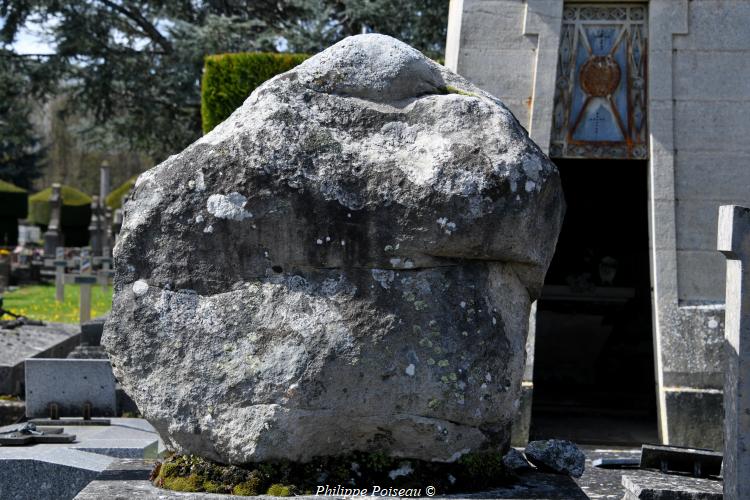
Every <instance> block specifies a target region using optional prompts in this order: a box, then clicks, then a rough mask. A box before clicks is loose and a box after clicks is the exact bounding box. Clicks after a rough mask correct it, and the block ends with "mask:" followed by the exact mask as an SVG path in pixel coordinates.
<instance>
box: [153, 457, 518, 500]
mask: <svg viewBox="0 0 750 500" xmlns="http://www.w3.org/2000/svg"><path fill="white" fill-rule="evenodd" d="M501 457H502V456H501V454H500V453H474V454H467V455H464V456H463V457H461V458H460V459H459V460H458V461H456V462H454V463H449V464H446V463H439V462H425V461H420V460H407V459H403V458H392V457H388V456H386V455H385V454H382V453H352V454H349V455H345V456H340V457H320V458H318V459H315V460H313V461H311V462H308V463H296V462H288V461H278V462H264V463H256V464H247V465H244V466H242V467H240V466H236V465H222V464H217V463H214V462H211V461H209V460H206V459H204V458H201V457H198V456H195V455H173V456H171V457H169V458H167V459H166V460H165V461H164V462H163V463H159V464H157V465H156V468H155V469H154V471H153V473H152V481H153V482H154V484H155V485H156V486H159V487H162V488H166V489H170V490H175V491H190V492H208V493H227V494H230V493H231V494H234V495H242V496H255V495H262V494H266V495H270V496H279V497H286V496H293V495H298V494H305V493H307V494H314V493H316V491H317V489H318V486H326V485H327V486H329V487H332V488H335V487H336V485H340V486H341V487H342V488H357V489H367V490H368V491H372V489H373V487H374V486H377V487H380V488H381V490H382V489H385V488H415V489H420V488H421V489H422V490H424V489H425V488H426V487H427V486H432V487H434V488H435V490H436V491H437V493H440V494H443V493H456V492H469V491H479V490H485V489H488V488H491V487H496V486H504V485H508V484H509V483H511V482H512V475H511V474H510V473H509V472H508V471H506V469H505V468H504V467H503V464H502V460H501Z"/></svg>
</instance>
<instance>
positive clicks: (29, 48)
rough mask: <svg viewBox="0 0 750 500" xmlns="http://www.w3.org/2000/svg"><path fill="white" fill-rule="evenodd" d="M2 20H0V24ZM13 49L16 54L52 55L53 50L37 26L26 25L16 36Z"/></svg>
mask: <svg viewBox="0 0 750 500" xmlns="http://www.w3.org/2000/svg"><path fill="white" fill-rule="evenodd" d="M1 22H2V18H0V23H1ZM13 48H14V50H15V51H16V53H18V54H52V53H54V52H55V51H54V49H53V48H52V46H51V45H50V44H49V43H47V41H46V40H45V37H44V36H43V35H42V33H41V29H40V26H39V25H38V24H31V23H30V24H28V25H27V26H26V27H24V28H22V29H21V30H20V31H19V32H18V34H17V35H16V41H15V42H14V43H13Z"/></svg>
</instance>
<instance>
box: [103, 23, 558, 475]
mask: <svg viewBox="0 0 750 500" xmlns="http://www.w3.org/2000/svg"><path fill="white" fill-rule="evenodd" d="M563 205H564V203H563V199H562V190H561V186H560V179H559V175H558V172H557V169H556V168H555V166H554V164H553V163H552V162H551V161H550V160H549V159H548V158H547V157H546V156H545V155H544V154H543V153H542V152H541V150H540V149H539V148H538V147H537V146H536V145H535V144H534V143H533V142H532V141H531V140H530V139H529V137H528V134H527V133H526V131H525V130H524V129H523V127H522V126H521V125H520V124H519V123H518V121H517V120H516V119H515V117H513V115H512V114H511V113H510V112H509V111H508V109H507V108H506V107H505V106H504V105H503V104H502V103H501V102H500V101H499V100H498V99H496V98H495V97H493V96H491V95H490V94H488V93H486V92H484V91H482V90H481V89H479V88H477V87H475V86H474V85H472V84H471V83H470V82H468V81H466V80H465V79H463V78H461V77H460V76H458V75H456V74H454V73H451V72H450V71H448V70H447V69H445V67H443V66H441V65H439V64H436V63H434V62H433V61H431V60H429V59H428V58H426V57H424V55H423V54H421V53H420V52H418V51H417V50H415V49H413V48H411V47H409V46H408V45H406V44H404V43H402V42H399V41H397V40H395V39H393V38H391V37H387V36H383V35H375V34H370V35H360V36H355V37H349V38H347V39H345V40H343V41H342V42H339V43H338V44H336V45H334V46H333V47H331V48H329V49H327V50H325V51H323V52H321V53H320V54H318V55H316V56H314V57H312V58H310V59H308V60H307V61H306V62H304V63H302V64H300V65H299V66H297V67H296V68H294V69H293V70H291V71H289V72H287V73H285V74H283V75H279V76H277V77H275V78H273V79H271V80H269V81H268V82H266V83H265V84H263V85H261V86H260V87H259V88H258V89H256V90H255V92H253V94H252V95H251V96H250V97H249V98H248V99H247V101H246V102H245V104H244V105H243V106H242V107H241V108H239V109H238V110H237V111H236V112H235V113H234V114H233V115H232V116H231V117H230V118H228V119H227V120H226V121H225V122H224V123H222V124H221V125H219V126H218V127H216V128H215V129H214V130H213V131H212V132H210V133H209V134H207V135H205V136H204V137H203V138H202V139H200V140H199V141H198V142H196V143H194V144H193V145H191V146H189V147H188V148H187V149H185V150H184V151H183V152H182V153H180V154H177V155H175V156H172V157H170V158H169V159H168V160H166V161H165V162H164V163H162V164H161V165H159V166H157V167H155V168H154V169H151V170H149V171H148V172H146V173H144V174H142V175H141V176H140V177H139V179H138V181H137V182H136V186H135V188H134V191H133V194H132V199H131V200H130V201H129V202H128V203H127V205H126V210H125V212H126V215H125V221H124V223H123V228H122V233H121V236H120V241H119V242H118V244H117V248H116V252H115V269H116V270H117V274H116V277H115V290H116V292H115V297H114V300H113V308H112V313H111V315H110V318H109V320H108V321H107V324H106V326H105V333H104V337H103V338H102V344H103V345H104V347H105V349H106V350H107V352H108V354H109V355H110V358H111V359H112V364H113V367H114V369H115V374H116V376H117V378H118V380H119V381H120V382H121V383H122V385H123V387H124V388H125V390H126V392H128V394H130V395H131V396H132V397H133V399H134V400H135V402H136V404H137V405H138V408H140V409H141V411H142V412H143V415H144V416H145V417H146V418H147V419H148V420H149V421H150V422H151V423H152V424H153V425H154V426H155V427H156V428H157V429H158V430H159V432H160V433H161V434H162V436H163V437H164V438H165V440H166V441H168V444H169V445H170V446H171V448H172V449H174V450H176V451H178V452H184V453H195V454H200V455H202V456H204V457H207V458H210V459H214V460H218V461H221V462H225V463H227V462H229V463H246V462H253V461H265V460H275V459H288V460H293V461H307V460H310V459H312V457H316V456H318V457H320V456H332V455H341V454H346V453H350V452H355V451H363V452H380V453H385V454H387V455H390V456H398V457H408V458H414V459H421V460H428V461H437V462H452V461H455V460H458V459H459V458H460V457H461V456H463V455H465V454H467V453H474V452H483V451H503V450H504V449H506V448H507V445H508V442H509V439H510V427H511V422H512V420H513V417H514V415H515V412H516V409H517V408H518V403H517V402H518V397H519V389H520V386H521V377H522V373H523V367H524V357H525V345H526V333H527V330H528V323H529V319H528V318H529V309H530V305H531V302H532V301H533V300H534V299H535V298H536V297H537V296H538V295H539V292H540V290H541V285H542V282H543V279H544V274H545V272H546V270H547V266H548V265H549V262H550V259H551V257H552V254H553V251H554V247H555V242H556V240H557V235H558V233H559V230H560V226H561V222H562V213H563Z"/></svg>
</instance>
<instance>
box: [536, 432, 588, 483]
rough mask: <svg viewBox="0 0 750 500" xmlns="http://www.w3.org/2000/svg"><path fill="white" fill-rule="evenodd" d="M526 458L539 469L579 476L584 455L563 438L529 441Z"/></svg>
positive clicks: (582, 468) (581, 471)
mask: <svg viewBox="0 0 750 500" xmlns="http://www.w3.org/2000/svg"><path fill="white" fill-rule="evenodd" d="M525 453H526V458H527V459H528V460H529V462H531V463H532V464H534V465H536V466H537V467H539V468H540V469H541V470H546V471H550V472H555V473H558V474H568V475H570V476H573V477H581V476H582V475H583V470H584V468H585V462H586V457H585V456H584V454H583V452H582V451H581V450H579V449H578V446H576V445H575V443H573V442H571V441H566V440H563V439H549V440H544V441H531V442H530V443H529V444H528V445H527V446H526V450H525Z"/></svg>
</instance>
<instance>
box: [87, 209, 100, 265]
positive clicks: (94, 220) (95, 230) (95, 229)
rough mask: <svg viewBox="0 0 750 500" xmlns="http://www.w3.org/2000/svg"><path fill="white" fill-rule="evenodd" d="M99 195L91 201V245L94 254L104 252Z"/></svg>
mask: <svg viewBox="0 0 750 500" xmlns="http://www.w3.org/2000/svg"><path fill="white" fill-rule="evenodd" d="M100 210H101V207H100V206H99V197H98V196H94V197H93V199H92V201H91V222H90V223H89V246H91V252H92V254H93V255H97V256H98V255H101V254H102V224H101V217H100V216H99V212H100Z"/></svg>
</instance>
